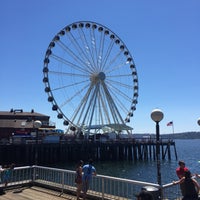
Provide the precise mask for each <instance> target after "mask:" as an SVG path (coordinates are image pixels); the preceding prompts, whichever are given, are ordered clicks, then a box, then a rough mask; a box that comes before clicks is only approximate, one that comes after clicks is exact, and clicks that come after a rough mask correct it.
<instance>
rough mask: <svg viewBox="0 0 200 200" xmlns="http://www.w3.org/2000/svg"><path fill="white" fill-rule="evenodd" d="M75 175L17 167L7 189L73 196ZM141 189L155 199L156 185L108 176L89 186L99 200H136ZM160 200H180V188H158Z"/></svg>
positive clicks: (65, 171)
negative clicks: (29, 188)
mask: <svg viewBox="0 0 200 200" xmlns="http://www.w3.org/2000/svg"><path fill="white" fill-rule="evenodd" d="M74 180H75V171H70V170H64V169H58V168H49V167H43V166H26V167H17V168H15V169H14V170H13V172H12V179H11V181H10V183H9V184H8V186H18V185H22V184H31V185H32V184H37V185H40V186H44V187H51V188H54V189H56V190H60V192H61V193H63V192H65V191H66V192H71V193H74V194H75V191H76V185H75V183H74ZM0 187H3V184H2V183H1V184H0ZM142 188H145V189H147V190H149V191H150V190H151V192H152V194H153V196H155V199H156V198H157V197H158V189H159V185H158V184H154V183H149V182H142V181H136V180H129V179H122V178H116V177H111V176H103V175H97V176H93V177H92V180H91V184H90V190H89V191H88V195H89V196H93V197H98V198H99V199H102V200H104V199H119V197H120V200H132V199H136V198H135V195H136V194H138V193H139V192H140V191H141V189H142ZM161 192H162V199H165V200H167V199H168V200H173V199H176V200H177V199H181V193H180V188H179V185H173V184H172V183H170V184H166V185H163V186H162V187H161Z"/></svg>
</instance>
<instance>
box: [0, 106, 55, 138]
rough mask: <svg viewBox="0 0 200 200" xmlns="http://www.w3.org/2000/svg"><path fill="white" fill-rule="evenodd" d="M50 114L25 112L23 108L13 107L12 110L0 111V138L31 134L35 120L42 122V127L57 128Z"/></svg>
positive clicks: (32, 111)
mask: <svg viewBox="0 0 200 200" xmlns="http://www.w3.org/2000/svg"><path fill="white" fill-rule="evenodd" d="M49 119H50V116H47V115H43V114H40V113H36V112H35V111H34V110H33V109H32V110H31V112H24V111H23V110H22V109H15V110H14V109H11V110H10V111H0V140H1V141H2V140H9V138H10V137H11V136H13V135H18V134H19V135H20V134H21V135H29V134H31V132H33V131H34V130H35V128H34V125H33V122H34V121H35V120H39V121H41V122H42V126H41V128H55V124H50V121H49Z"/></svg>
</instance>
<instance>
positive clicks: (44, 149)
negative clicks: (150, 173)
mask: <svg viewBox="0 0 200 200" xmlns="http://www.w3.org/2000/svg"><path fill="white" fill-rule="evenodd" d="M159 145H160V152H161V159H169V160H171V158H172V152H174V156H175V158H176V159H177V153H176V145H175V142H174V141H173V140H163V141H160V142H159ZM36 151H37V152H38V163H39V164H46V163H55V162H57V163H59V162H69V161H77V160H80V159H83V160H87V159H88V158H93V159H94V160H97V161H108V160H109V161H110V160H112V161H118V160H120V161H126V160H127V161H138V160H156V142H155V141H154V140H150V141H139V140H138V141H137V140H131V141H110V142H98V141H96V142H89V141H68V142H65V143H55V144H39V145H36V144H20V145H19V144H12V145H0V163H1V164H4V163H5V164H6V163H13V162H14V163H18V164H23V165H25V164H27V165H31V164H34V162H35V154H36Z"/></svg>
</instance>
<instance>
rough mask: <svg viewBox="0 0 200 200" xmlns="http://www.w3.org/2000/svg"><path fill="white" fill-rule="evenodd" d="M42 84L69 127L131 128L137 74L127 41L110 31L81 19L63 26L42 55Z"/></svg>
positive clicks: (136, 93)
mask: <svg viewBox="0 0 200 200" xmlns="http://www.w3.org/2000/svg"><path fill="white" fill-rule="evenodd" d="M43 75H44V78H43V82H44V84H45V92H46V93H47V94H48V101H49V102H51V103H52V110H54V111H57V117H58V118H59V119H63V124H64V125H67V126H68V128H69V129H70V130H73V131H75V130H82V129H87V131H88V132H90V131H91V130H93V129H95V130H97V129H98V130H100V131H102V130H104V129H105V127H110V128H112V129H114V130H115V131H121V130H129V129H130V127H129V126H127V123H128V122H130V118H131V117H132V116H133V112H134V111H135V110H136V104H137V102H138V101H137V98H138V76H137V71H136V67H135V64H134V60H133V58H132V56H131V54H130V52H129V50H128V48H127V47H126V45H125V44H124V43H123V41H122V40H121V39H120V38H119V37H118V36H117V35H116V34H115V33H114V32H113V31H111V30H110V29H108V28H107V27H105V26H103V25H101V24H98V23H96V22H90V21H79V22H74V23H72V24H70V25H67V26H66V27H64V28H63V29H62V30H60V31H59V32H58V33H57V34H56V35H55V36H54V38H53V39H52V41H51V42H50V44H49V46H48V48H47V51H46V54H45V59H44V68H43Z"/></svg>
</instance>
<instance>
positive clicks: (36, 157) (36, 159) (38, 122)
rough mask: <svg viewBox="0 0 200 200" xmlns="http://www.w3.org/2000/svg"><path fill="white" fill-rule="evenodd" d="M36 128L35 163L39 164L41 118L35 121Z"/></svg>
mask: <svg viewBox="0 0 200 200" xmlns="http://www.w3.org/2000/svg"><path fill="white" fill-rule="evenodd" d="M33 126H34V128H35V129H36V146H35V165H37V164H38V129H39V128H40V127H41V126H42V122H41V121H39V120H36V121H34V123H33Z"/></svg>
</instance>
